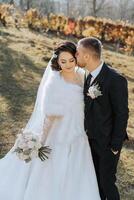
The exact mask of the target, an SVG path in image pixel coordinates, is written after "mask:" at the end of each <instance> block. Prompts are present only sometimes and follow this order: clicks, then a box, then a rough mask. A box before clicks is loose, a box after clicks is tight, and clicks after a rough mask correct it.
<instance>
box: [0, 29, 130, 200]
mask: <svg viewBox="0 0 134 200" xmlns="http://www.w3.org/2000/svg"><path fill="white" fill-rule="evenodd" d="M60 40H61V39H60V38H57V37H54V36H52V35H49V36H43V35H40V34H37V33H32V32H29V31H28V30H26V29H22V30H20V31H19V30H16V29H11V28H10V29H4V28H0V92H1V96H0V124H1V127H0V145H1V152H2V153H6V152H7V151H8V150H9V149H10V147H11V146H12V143H13V142H14V140H15V135H16V133H17V132H18V130H19V129H20V128H22V127H24V125H25V124H26V122H27V120H28V118H29V116H30V113H31V112H32V108H33V105H34V100H35V97H36V91H37V87H38V84H39V82H40V79H41V76H42V74H43V71H44V69H45V66H46V65H47V62H48V60H49V58H50V57H51V53H52V49H53V46H54V45H55V43H56V42H59V41H60ZM104 58H105V60H106V61H107V62H108V63H110V64H112V65H113V67H115V68H117V69H118V70H120V71H121V73H123V74H124V75H125V76H126V77H127V79H128V83H129V109H130V118H129V124H128V133H129V135H130V137H131V140H130V141H129V142H127V143H126V144H125V145H124V148H123V150H122V154H121V160H120V163H119V169H118V185H119V189H120V192H121V196H122V200H133V199H134V159H133V158H134V134H133V130H134V123H133V122H134V66H133V63H134V57H128V56H125V55H121V54H117V53H115V52H111V51H108V50H104ZM122 98H123V97H122ZM3 144H4V146H3Z"/></svg>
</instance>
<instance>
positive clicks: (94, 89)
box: [87, 83, 102, 99]
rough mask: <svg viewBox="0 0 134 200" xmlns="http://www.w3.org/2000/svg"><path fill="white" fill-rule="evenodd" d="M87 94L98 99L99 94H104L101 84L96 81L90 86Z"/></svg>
mask: <svg viewBox="0 0 134 200" xmlns="http://www.w3.org/2000/svg"><path fill="white" fill-rule="evenodd" d="M87 96H89V97H91V98H92V99H96V98H97V97H99V96H102V92H101V90H100V86H99V84H97V83H95V84H93V85H92V86H90V87H89V89H88V93H87Z"/></svg>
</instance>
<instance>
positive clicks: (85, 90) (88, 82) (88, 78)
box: [84, 74, 92, 94]
mask: <svg viewBox="0 0 134 200" xmlns="http://www.w3.org/2000/svg"><path fill="white" fill-rule="evenodd" d="M91 78H92V75H91V74H88V76H87V79H86V80H85V83H84V94H86V93H87V91H88V88H89V86H90V82H91Z"/></svg>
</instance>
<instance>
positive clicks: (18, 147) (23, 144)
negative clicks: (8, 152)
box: [13, 129, 51, 162]
mask: <svg viewBox="0 0 134 200" xmlns="http://www.w3.org/2000/svg"><path fill="white" fill-rule="evenodd" d="M13 152H14V153H16V155H17V157H18V158H19V159H21V160H24V161H25V162H29V161H31V160H32V159H33V158H37V157H39V158H40V159H41V160H42V161H44V160H46V159H48V155H47V154H49V153H50V152H51V149H50V148H49V147H48V146H42V144H41V142H40V140H39V137H38V136H36V135H32V133H30V132H27V133H26V132H25V133H24V132H23V129H22V130H21V134H18V135H17V140H16V143H15V150H14V151H13Z"/></svg>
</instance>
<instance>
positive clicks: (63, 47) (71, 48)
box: [51, 41, 76, 71]
mask: <svg viewBox="0 0 134 200" xmlns="http://www.w3.org/2000/svg"><path fill="white" fill-rule="evenodd" d="M62 52H68V53H70V54H71V55H72V56H73V57H74V58H75V59H76V57H75V54H76V45H75V43H73V42H68V41H65V42H62V43H60V44H58V46H57V47H55V48H54V52H53V56H52V59H51V67H52V69H53V70H56V71H60V70H61V67H60V66H59V64H58V59H59V55H60V53H62Z"/></svg>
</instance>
